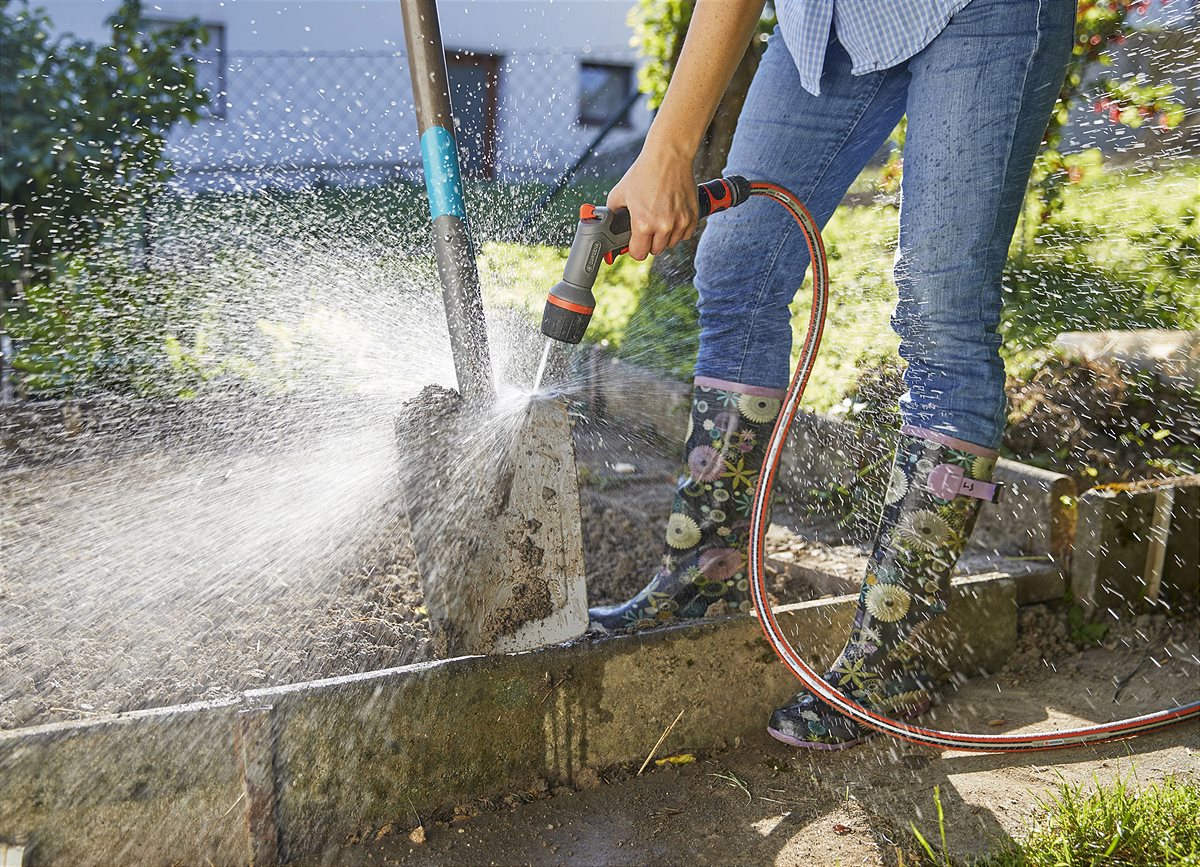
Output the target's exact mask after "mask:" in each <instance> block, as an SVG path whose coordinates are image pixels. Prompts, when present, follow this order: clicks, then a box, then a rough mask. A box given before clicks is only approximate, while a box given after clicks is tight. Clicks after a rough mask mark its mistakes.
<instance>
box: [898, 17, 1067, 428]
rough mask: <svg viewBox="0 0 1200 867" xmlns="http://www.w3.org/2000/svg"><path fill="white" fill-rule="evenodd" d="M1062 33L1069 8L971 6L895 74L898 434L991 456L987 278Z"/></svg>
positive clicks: (1025, 168)
mask: <svg viewBox="0 0 1200 867" xmlns="http://www.w3.org/2000/svg"><path fill="white" fill-rule="evenodd" d="M1074 23H1075V3H1074V0H1017V2H1014V0H973V2H971V3H969V4H968V5H967V6H966V7H965V8H963V9H962V10H961V11H960V12H958V13H957V14H956V15H955V16H954V17H953V18H952V19H951V21H950V23H949V24H948V25H947V26H946V29H945V30H944V31H943V32H942V34H941V35H939V36H938V37H937V38H936V39H935V40H934V41H933V42H932V43H931V44H930V45H929V46H928V47H927V48H925V50H924V51H922V52H921V53H919V54H918V55H917V56H916V57H914V58H913V59H912V60H911V61H909V64H908V69H909V72H910V74H911V75H912V85H911V87H910V88H909V97H908V135H907V139H906V142H905V153H904V179H903V182H902V205H901V208H900V246H899V252H898V255H897V258H896V285H897V287H898V288H899V290H900V296H899V303H898V305H897V307H896V313H895V316H894V317H893V320H892V323H893V326H894V328H895V330H896V332H897V333H898V334H899V335H900V338H901V344H900V354H901V355H902V356H904V358H905V359H906V360H907V361H908V369H907V371H906V373H905V382H906V384H907V385H908V389H909V390H908V393H907V394H906V395H905V396H904V398H903V399H902V401H901V411H902V414H903V417H904V422H905V423H906V424H908V425H912V426H914V427H919V428H923V429H926V430H933V431H937V432H939V433H943V434H946V435H948V436H952V437H956V438H958V439H960V440H966V441H967V442H971V443H975V444H977V445H980V446H984V447H986V448H996V447H997V446H998V445H999V444H1000V438H1001V435H1002V434H1003V431H1004V422H1005V400H1004V364H1003V362H1002V361H1001V359H1000V353H999V349H1000V342H1001V340H1000V335H999V334H998V333H997V331H996V329H997V326H998V325H999V323H1000V307H1001V290H1000V277H1001V272H1002V271H1003V269H1004V263H1005V260H1006V258H1007V255H1008V246H1009V242H1010V241H1011V240H1012V235H1013V229H1014V228H1015V227H1016V224H1017V218H1018V216H1019V214H1020V209H1021V203H1022V201H1023V200H1024V197H1025V187H1026V184H1027V183H1028V181H1029V172H1030V169H1031V168H1032V166H1033V160H1034V157H1035V156H1036V155H1037V151H1038V146H1039V144H1040V143H1041V141H1042V135H1043V134H1044V133H1045V131H1046V121H1047V118H1049V116H1050V110H1051V108H1052V107H1053V106H1054V101H1055V99H1056V98H1057V97H1058V93H1059V89H1060V87H1061V86H1062V81H1063V74H1064V72H1065V70H1066V64H1067V60H1068V59H1069V57H1070V49H1071V35H1072V33H1073V30H1074Z"/></svg>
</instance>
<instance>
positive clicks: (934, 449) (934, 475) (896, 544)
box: [767, 426, 999, 750]
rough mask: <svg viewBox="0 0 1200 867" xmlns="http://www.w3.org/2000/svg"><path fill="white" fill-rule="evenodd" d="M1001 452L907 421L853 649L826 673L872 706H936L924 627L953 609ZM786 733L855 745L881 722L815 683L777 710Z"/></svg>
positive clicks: (831, 746)
mask: <svg viewBox="0 0 1200 867" xmlns="http://www.w3.org/2000/svg"><path fill="white" fill-rule="evenodd" d="M995 466H996V453H995V452H994V451H991V450H989V449H984V448H982V447H980V446H976V445H973V444H972V443H967V442H964V441H963V440H958V439H954V438H953V437H947V436H944V435H942V434H938V433H935V432H933V431H928V430H924V429H922V428H913V427H909V426H905V427H904V428H903V429H902V430H901V439H900V443H899V445H898V446H897V448H896V460H895V463H894V464H893V467H892V475H891V479H890V481H889V484H888V489H887V493H886V495H885V496H884V508H883V516H882V518H881V520H880V522H879V529H878V531H877V532H876V535H875V546H874V549H873V550H872V552H871V558H870V560H869V561H868V562H867V569H866V575H865V577H864V578H863V583H862V587H861V589H860V591H859V597H858V611H857V612H856V614H855V618H854V625H853V627H852V628H851V631H850V640H849V641H848V642H847V644H846V647H845V649H843V650H842V653H841V655H840V656H838V658H837V660H836V661H835V662H834V663H833V666H832V667H831V668H830V669H829V671H827V672H826V673H825V674H824V675H823V679H824V680H825V681H826V682H827V683H829V684H830V685H832V686H834V687H836V688H837V689H839V690H840V691H841V692H842V693H843V694H844V695H847V696H849V697H850V698H852V699H854V700H855V701H856V702H858V703H859V704H861V705H862V706H863V707H866V708H868V709H870V710H873V711H876V712H878V713H881V714H884V715H886V716H890V717H892V718H896V719H912V718H914V717H916V716H919V715H920V714H922V713H924V712H925V711H926V710H928V709H929V707H930V705H931V703H932V681H931V680H930V678H929V676H928V674H926V672H925V669H924V666H923V665H922V664H921V662H920V659H919V653H918V651H919V645H920V633H921V630H922V627H923V626H924V625H925V624H927V623H929V622H930V621H932V620H933V619H934V618H936V617H937V616H938V615H939V614H941V613H943V612H944V611H945V610H946V604H947V599H948V596H949V592H950V573H951V572H952V571H953V569H954V564H955V563H957V562H958V558H959V556H960V555H961V554H962V551H963V548H965V547H966V544H967V539H968V537H969V536H970V535H971V530H972V529H973V528H974V526H975V519H976V517H978V515H979V508H980V506H981V505H982V504H983V502H984V501H989V502H995V501H996V499H997V496H998V493H999V486H998V485H995V484H992V474H993V471H994V469H995ZM767 731H768V732H769V733H770V734H771V736H772V737H774V738H776V739H777V740H780V741H783V742H784V743H788V744H792V745H794V746H799V747H810V748H813V749H822V750H839V749H845V748H847V747H852V746H854V745H856V744H859V743H861V742H862V741H864V740H866V739H867V738H868V737H870V736H871V735H872V734H874V732H873V731H872V730H870V729H866V728H864V727H861V726H859V725H857V724H856V723H854V722H852V721H851V720H849V719H847V718H846V717H844V716H842V715H841V714H840V713H838V712H837V711H836V710H834V709H833V708H832V707H830V706H829V705H827V704H826V703H825V702H823V701H821V700H820V699H819V698H817V697H816V696H814V695H813V694H812V693H810V692H808V691H803V692H801V693H799V694H798V695H797V696H796V698H795V700H794V703H793V704H791V705H789V706H788V707H784V708H780V709H779V710H777V711H775V712H774V713H773V714H772V715H771V721H770V724H769V725H768V726H767Z"/></svg>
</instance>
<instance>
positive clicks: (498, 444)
mask: <svg viewBox="0 0 1200 867" xmlns="http://www.w3.org/2000/svg"><path fill="white" fill-rule="evenodd" d="M400 9H401V12H402V14H403V17H404V38H405V44H406V46H407V49H408V61H409V72H410V74H411V77H412V87H413V102H414V103H415V105H416V114H417V124H418V129H419V131H420V133H421V159H422V163H423V165H424V169H425V186H426V190H427V192H428V195H429V211H430V217H431V219H432V223H433V244H434V251H435V255H436V257H437V267H438V275H439V277H440V279H441V283H442V300H443V303H444V304H445V308H446V320H447V324H448V326H449V333H450V348H451V352H452V354H453V356H454V370H455V375H456V378H457V381H458V391H451V390H449V389H443V388H439V387H437V386H428V387H426V388H425V390H424V391H422V392H421V394H420V395H419V396H418V397H416V398H414V399H413V400H410V401H409V402H408V403H407V404H405V406H404V407H403V409H402V411H401V417H400V419H399V420H398V423H397V434H398V440H399V445H400V450H401V461H402V469H401V472H402V474H403V476H402V477H403V479H404V483H403V488H404V500H405V506H406V509H407V512H408V518H409V524H410V527H411V533H412V540H413V546H414V549H415V552H416V565H417V571H418V573H419V574H420V577H421V585H422V589H423V591H424V594H425V604H426V608H428V610H429V616H430V620H431V621H432V623H433V627H434V637H435V644H436V645H437V650H438V651H439V653H440V654H443V655H452V656H453V655H461V654H472V653H502V652H511V651H519V650H528V649H530V648H533V647H537V646H540V645H543V644H552V643H558V642H562V641H567V640H569V639H571V638H575V637H576V636H579V635H581V634H583V632H584V631H585V630H586V629H587V625H588V616H587V595H586V587H585V584H584V571H583V568H584V567H583V537H582V531H581V527H580V524H581V518H580V510H579V488H578V481H577V476H576V469H575V447H574V443H573V440H572V438H571V428H570V424H569V421H568V418H567V412H566V407H565V406H564V405H563V404H562V403H561V402H560V401H550V400H532V401H530V402H528V404H527V405H526V406H523V407H522V408H521V409H520V410H519V411H518V412H516V413H515V414H513V413H509V414H505V415H504V417H505V419H506V420H507V421H508V422H509V423H510V425H511V427H510V428H506V429H505V435H504V436H501V437H496V436H491V437H489V436H487V435H485V432H487V431H489V430H494V421H495V419H496V417H497V415H498V414H497V412H496V393H495V387H494V384H493V379H492V370H491V361H490V358H489V352H488V342H487V330H486V327H485V321H484V316H483V300H482V297H481V294H480V290H479V273H478V270H477V268H476V264H475V251H474V247H473V245H472V243H471V238H470V234H469V232H468V229H467V220H466V205H465V201H464V198H463V188H462V180H461V175H460V171H459V160H458V150H457V147H456V143H455V138H454V121H453V117H452V115H451V110H450V91H449V86H448V77H447V73H446V58H445V52H444V50H443V47H442V36H441V28H440V25H439V22H438V16H437V4H436V0H401V3H400Z"/></svg>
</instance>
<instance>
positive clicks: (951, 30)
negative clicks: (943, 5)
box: [696, 0, 1075, 448]
mask: <svg viewBox="0 0 1200 867" xmlns="http://www.w3.org/2000/svg"><path fill="white" fill-rule="evenodd" d="M1074 22H1075V3H1074V0H972V2H970V3H969V4H967V6H965V7H964V8H963V9H962V10H961V11H959V12H958V13H957V14H956V15H954V17H953V18H952V19H951V20H950V22H949V24H948V25H947V26H946V28H945V30H943V31H942V33H940V34H939V35H938V36H937V37H935V38H934V40H933V41H932V42H931V43H930V44H929V45H928V46H926V47H925V48H924V49H923V50H922V51H920V52H919V53H918V54H916V55H915V56H914V57H912V58H911V59H909V60H907V61H905V62H904V63H902V64H900V65H898V66H895V67H892V68H891V69H887V70H883V71H880V72H872V73H868V74H866V75H861V76H854V75H851V74H850V58H849V56H848V55H847V54H846V52H845V50H844V49H843V48H842V47H841V45H840V44H838V43H837V41H836V38H834V39H831V40H830V44H829V50H828V54H827V55H826V58H825V70H824V74H823V75H822V78H821V95H820V96H819V97H816V96H812V95H811V94H809V93H807V92H806V91H804V90H802V89H801V87H800V79H799V75H798V74H797V72H796V67H795V64H794V62H793V61H792V58H791V55H790V54H789V53H788V49H787V46H786V45H784V43H783V40H782V39H781V38H780V36H779V33H778V31H776V33H775V34H774V36H772V38H771V40H770V42H769V43H768V45H767V49H766V53H765V54H764V56H763V59H762V63H761V65H760V66H759V69H758V72H757V74H756V75H755V77H754V81H753V83H752V84H751V87H750V92H749V95H748V97H747V99H746V104H745V107H744V108H743V109H742V114H741V119H740V121H739V122H738V128H737V134H736V135H735V136H734V139H733V146H732V149H731V151H730V154H729V163H728V167H727V169H726V171H727V173H731V174H740V175H744V176H746V177H747V178H750V179H752V180H769V181H774V182H776V183H779V184H782V185H783V186H785V187H787V188H788V189H790V190H792V191H793V192H794V193H796V195H798V196H799V197H800V199H801V200H802V201H803V202H804V203H805V204H806V205H807V206H808V208H809V210H810V211H811V212H812V214H813V216H814V217H815V218H816V220H817V221H818V222H819V223H820V224H821V225H822V226H823V225H825V223H826V221H827V220H828V219H829V217H830V216H831V215H832V214H833V211H834V208H836V207H837V205H838V203H839V202H841V200H842V197H843V196H844V195H845V193H846V191H847V189H849V187H850V184H851V182H852V181H853V180H854V179H855V177H856V176H857V175H858V174H859V172H860V171H861V170H862V169H863V167H864V166H865V165H866V164H867V161H868V160H869V159H870V157H871V156H872V155H873V154H874V153H875V152H876V151H877V150H878V149H879V148H880V146H881V145H882V144H883V143H884V141H885V140H886V139H887V136H888V134H889V133H890V132H891V130H892V129H893V128H894V127H895V126H896V123H897V122H898V121H899V120H900V118H901V117H902V116H903V115H904V114H906V113H907V115H908V133H907V139H906V143H905V149H904V177H903V181H902V189H901V201H902V206H901V209H900V240H899V249H898V251H897V254H896V264H895V280H896V286H897V288H898V290H899V300H898V303H897V305H896V310H895V313H894V314H893V316H892V327H893V329H894V330H895V331H896V333H897V334H898V335H899V336H900V354H901V356H903V357H904V359H905V360H906V361H907V362H908V368H907V371H906V373H905V377H904V378H905V384H906V385H907V387H908V392H907V394H905V395H904V397H903V398H901V412H902V415H903V419H904V422H905V424H908V425H913V426H915V427H919V428H923V429H926V430H933V431H937V432H939V433H942V434H945V435H948V436H952V437H956V438H958V439H961V440H966V441H967V442H970V443H975V444H977V445H980V446H984V447H987V448H994V447H995V446H997V445H998V444H999V442H1000V438H1001V435H1002V434H1003V431H1004V423H1005V409H1006V404H1005V398H1004V363H1003V361H1002V360H1001V359H1000V355H999V348H1000V342H1001V339H1000V336H999V334H998V333H997V327H998V325H999V322H1000V307H1001V289H1000V277H1001V272H1002V270H1003V267H1004V262H1005V259H1006V257H1007V253H1008V245H1009V242H1010V241H1011V239H1012V234H1013V230H1014V229H1015V227H1016V222H1017V217H1018V214H1019V212H1020V208H1021V202H1022V200H1023V198H1024V195H1025V187H1026V184H1027V183H1028V180H1029V172H1030V169H1031V167H1032V165H1033V159H1034V157H1035V156H1036V154H1037V150H1038V146H1039V144H1040V142H1041V139H1042V134H1043V133H1044V132H1045V129H1046V121H1047V119H1048V118H1049V115H1050V110H1051V108H1052V106H1053V105H1054V101H1055V98H1056V97H1057V95H1058V92H1059V88H1060V86H1061V84H1062V81H1063V75H1064V71H1065V69H1066V64H1067V60H1068V57H1069V55H1070V50H1071V42H1072V33H1073V29H1074ZM835 36H836V34H835ZM808 265H809V260H808V253H807V251H806V249H805V246H804V242H803V240H802V239H801V237H800V234H799V229H798V228H797V227H796V225H795V223H794V222H793V220H792V218H791V217H790V216H789V215H788V214H786V213H785V212H784V211H783V209H782V208H780V207H779V206H778V205H776V204H774V203H773V202H769V201H767V200H765V199H752V200H751V201H750V202H748V203H747V204H745V205H743V206H742V207H740V208H737V209H735V210H732V211H727V212H725V213H722V214H717V215H715V216H714V217H712V218H711V219H710V220H709V225H708V227H707V229H706V230H705V232H704V235H703V237H702V239H701V242H700V248H699V252H698V253H697V257H696V272H697V273H696V287H697V289H698V290H699V294H700V303H699V309H700V354H699V357H698V359H697V362H696V375H697V376H704V377H711V378H715V379H721V380H725V381H729V382H736V383H744V384H747V385H753V386H760V387H767V388H782V387H785V386H786V385H787V382H788V379H789V369H790V354H791V345H792V330H791V317H790V315H789V312H788V304H789V303H790V302H791V301H792V297H793V296H794V294H795V293H796V290H797V289H798V288H799V286H800V284H801V283H802V282H803V278H804V272H805V270H806V269H807V268H808ZM837 291H838V286H837V285H836V284H835V285H833V286H832V288H831V292H833V293H835V294H836V293H837Z"/></svg>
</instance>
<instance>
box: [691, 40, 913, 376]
mask: <svg viewBox="0 0 1200 867" xmlns="http://www.w3.org/2000/svg"><path fill="white" fill-rule="evenodd" d="M850 65H851V63H850V58H849V56H848V55H847V54H846V52H845V50H844V49H843V48H842V47H841V45H840V44H838V42H837V41H836V39H831V40H830V45H829V51H828V53H827V55H826V58H825V73H824V75H823V77H822V79H821V95H820V96H819V97H818V96H813V95H812V94H810V93H808V92H807V91H805V90H803V89H802V88H801V87H800V75H799V73H798V72H797V71H796V65H795V63H794V62H793V61H792V58H791V55H790V54H789V53H788V49H787V46H786V45H785V44H784V42H783V40H782V39H781V38H780V36H779V35H778V33H776V34H775V35H774V36H772V37H771V41H770V43H769V44H768V46H767V50H766V53H765V55H764V56H763V59H762V64H761V65H760V67H759V70H758V73H757V74H756V75H755V78H754V82H753V83H752V85H751V87H750V92H749V94H748V96H747V99H746V104H745V106H744V107H743V109H742V114H741V116H740V118H739V119H738V126H737V134H736V135H735V136H734V139H733V146H732V148H731V149H730V153H729V161H728V164H727V166H726V170H725V171H726V174H737V175H743V176H744V177H747V178H749V179H750V180H765V181H772V182H774V183H777V184H781V185H782V186H784V187H786V188H788V189H789V190H791V191H792V192H793V193H795V194H796V195H797V196H799V198H800V200H801V201H802V202H803V203H804V204H805V206H806V207H807V208H808V209H809V211H810V212H811V213H812V215H813V217H814V218H815V219H816V221H817V223H818V224H819V225H820V226H822V227H823V226H824V225H825V223H826V222H827V221H828V220H829V218H830V216H831V215H832V214H833V211H834V209H835V208H836V207H837V206H838V204H839V203H840V202H841V201H842V198H843V197H844V196H845V195H846V191H847V190H848V189H849V188H850V184H851V183H852V182H853V181H854V179H855V178H856V177H857V176H858V174H859V172H861V171H862V169H863V167H864V166H866V164H867V161H868V160H869V159H870V158H871V156H872V155H873V154H874V153H875V152H876V151H878V150H879V148H880V147H881V146H882V145H883V143H884V141H886V140H887V136H888V134H889V133H891V131H892V130H893V129H894V128H895V126H896V124H897V123H898V122H899V121H900V118H901V117H902V116H903V114H904V101H905V90H906V88H907V85H908V74H907V72H905V71H904V70H889V71H886V72H875V73H870V74H867V75H862V76H854V75H851V74H850ZM808 266H809V260H808V250H807V248H806V247H805V244H804V240H803V238H802V236H801V234H800V230H799V228H798V227H797V226H796V223H795V221H794V220H793V219H792V217H791V216H790V215H789V214H788V213H787V212H786V211H784V210H783V209H782V208H780V207H779V205H777V204H776V203H774V202H770V201H767V200H765V199H751V200H750V201H749V202H747V203H746V204H744V205H742V206H741V207H739V208H735V209H734V210H732V211H726V212H724V213H721V214H717V215H715V216H714V217H712V218H710V219H709V221H708V226H707V228H706V229H705V230H704V235H703V236H702V238H701V240H700V248H699V250H698V252H697V255H696V289H697V290H698V292H699V295H700V305H699V308H700V352H699V356H698V358H697V361H696V376H697V377H698V378H700V377H705V378H713V379H718V380H724V381H727V382H735V383H744V384H747V385H756V386H765V387H768V388H776V389H783V388H786V387H787V384H788V380H789V379H790V378H791V377H790V364H789V361H790V353H791V346H792V325H791V314H790V312H789V311H788V305H789V304H790V303H791V302H792V299H793V297H794V296H795V294H796V292H797V290H798V289H799V288H800V284H801V283H802V282H803V281H804V274H805V271H806V270H807V269H808Z"/></svg>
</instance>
